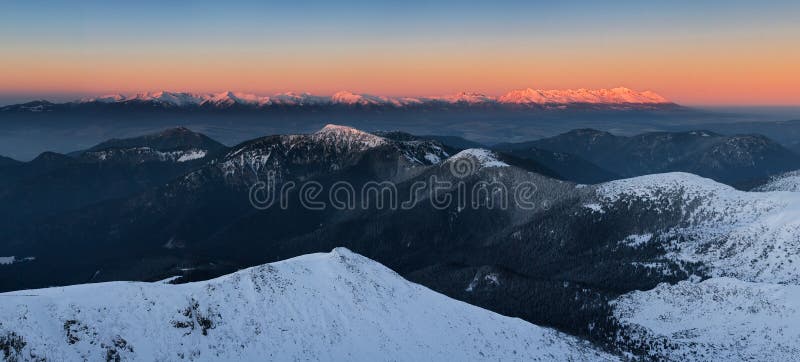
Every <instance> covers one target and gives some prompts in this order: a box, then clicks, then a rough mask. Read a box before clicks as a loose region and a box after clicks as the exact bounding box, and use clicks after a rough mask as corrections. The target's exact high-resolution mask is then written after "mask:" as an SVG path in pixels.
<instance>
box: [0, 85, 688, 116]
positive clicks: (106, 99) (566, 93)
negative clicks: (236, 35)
mask: <svg viewBox="0 0 800 362" xmlns="http://www.w3.org/2000/svg"><path fill="white" fill-rule="evenodd" d="M86 104H99V105H114V104H128V105H135V104H152V105H154V106H160V107H169V108H208V107H211V108H220V109H225V108H230V107H234V106H241V107H251V108H264V107H273V106H315V105H316V106H320V105H334V106H335V105H342V106H358V107H370V106H373V107H375V106H378V107H380V106H388V107H398V108H403V107H418V106H425V105H447V104H449V105H467V106H469V105H498V106H515V105H516V106H520V105H527V106H547V105H569V104H576V105H580V104H585V105H607V106H613V105H628V106H674V105H675V103H673V102H672V101H670V100H668V99H667V98H665V97H662V96H660V95H658V94H656V93H654V92H651V91H643V92H639V91H635V90H632V89H629V88H625V87H617V88H612V89H585V88H581V89H550V90H543V89H536V90H534V89H532V88H527V89H520V90H512V91H509V92H508V93H505V94H503V95H500V96H496V97H494V96H488V95H485V94H482V93H477V92H467V91H464V92H460V93H456V94H451V95H443V96H430V97H387V96H380V95H372V94H366V93H354V92H350V91H339V92H335V93H333V94H332V95H330V96H319V95H313V94H310V93H305V92H303V93H296V92H285V93H277V94H273V95H270V96H263V95H255V94H250V93H243V92H233V91H224V92H220V93H192V92H172V91H165V90H164V91H157V92H141V93H136V94H132V95H122V94H111V95H102V96H97V97H87V98H82V99H79V100H76V101H72V102H66V103H51V102H47V101H34V102H28V103H21V104H16V105H9V106H5V107H0V111H14V110H16V111H29V112H43V111H48V110H49V109H50V108H52V107H53V106H56V105H71V106H81V105H86Z"/></svg>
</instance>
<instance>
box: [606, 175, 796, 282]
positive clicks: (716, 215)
mask: <svg viewBox="0 0 800 362" xmlns="http://www.w3.org/2000/svg"><path fill="white" fill-rule="evenodd" d="M598 195H599V196H600V199H601V201H602V202H601V204H602V205H604V206H603V207H604V208H608V207H617V208H619V207H625V205H634V204H635V205H636V207H638V208H640V209H639V210H640V211H642V210H645V211H646V210H650V211H652V212H656V213H663V214H664V215H667V214H669V213H673V214H674V213H677V214H679V215H680V220H679V222H677V223H676V224H675V225H673V226H672V227H667V228H658V229H654V230H650V232H653V233H655V234H657V236H656V237H655V238H654V240H653V241H652V242H657V243H659V244H660V245H662V246H663V247H665V248H666V249H667V250H668V251H669V253H668V255H667V256H668V257H669V258H671V259H674V260H680V261H686V262H700V263H703V264H704V265H705V266H707V267H709V268H710V270H709V273H710V275H712V276H730V277H736V278H738V279H741V280H745V281H751V282H773V283H795V284H796V283H798V282H800V268H798V267H797V265H800V194H797V193H791V192H743V191H738V190H736V189H734V188H732V187H729V186H727V185H723V184H720V183H717V182H715V181H713V180H710V179H705V178H702V177H699V176H695V175H692V174H687V173H668V174H657V175H648V176H642V177H635V178H631V179H625V180H618V181H612V182H609V183H606V184H602V185H600V186H599V187H598Z"/></svg>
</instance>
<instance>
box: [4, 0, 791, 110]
mask: <svg viewBox="0 0 800 362" xmlns="http://www.w3.org/2000/svg"><path fill="white" fill-rule="evenodd" d="M798 19H800V1H797V0H791V1H758V2H756V1H738V0H729V1H713V0H712V1H697V0H695V1H683V0H673V1H641V0H639V1H552V0H548V1H536V0H529V1H480V2H470V1H415V0H411V1H397V2H380V1H350V0H338V1H280V2H272V1H222V0H217V1H204V0H200V1H186V2H184V1H163V0H161V1H150V0H138V1H93V0H89V1H61V0H51V1H38V0H25V1H13V0H12V1H8V0H6V1H2V2H0V104H7V103H12V102H18V101H24V100H31V99H39V98H46V99H51V100H71V99H75V98H79V97H83V96H89V95H100V94H109V93H123V94H127V93H136V92H141V91H157V90H171V91H189V92H221V91H225V90H233V91H243V92H250V93H255V94H263V95H269V94H272V93H276V92H283V91H308V92H311V93H315V94H321V95H325V94H332V93H334V92H336V91H339V90H349V91H353V92H359V93H370V94H379V95H386V96H430V95H442V94H451V93H456V92H460V91H476V92H482V93H485V94H488V95H501V94H503V93H505V92H507V91H509V90H512V89H519V88H528V87H530V88H535V89H568V88H611V87H617V86H626V87H629V88H633V89H636V90H652V91H655V92H657V93H659V94H661V95H663V96H665V97H667V98H669V99H671V100H673V101H675V102H678V103H681V104H686V105H800V86H798V85H800V46H799V45H798V44H800V21H798Z"/></svg>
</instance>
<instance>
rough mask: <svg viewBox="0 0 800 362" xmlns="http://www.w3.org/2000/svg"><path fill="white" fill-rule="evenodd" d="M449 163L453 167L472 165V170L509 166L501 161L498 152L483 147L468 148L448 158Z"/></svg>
mask: <svg viewBox="0 0 800 362" xmlns="http://www.w3.org/2000/svg"><path fill="white" fill-rule="evenodd" d="M447 163H448V164H452V165H453V167H458V166H462V167H470V168H471V171H477V170H479V169H482V168H490V167H508V164H507V163H505V162H503V161H500V160H499V159H498V157H497V154H496V153H494V152H493V151H490V150H487V149H483V148H468V149H466V150H463V151H461V152H459V153H456V154H455V155H453V156H452V157H450V158H448V159H447Z"/></svg>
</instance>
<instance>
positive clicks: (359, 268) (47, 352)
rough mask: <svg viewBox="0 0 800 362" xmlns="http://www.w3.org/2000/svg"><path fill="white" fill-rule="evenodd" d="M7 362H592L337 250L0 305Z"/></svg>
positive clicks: (25, 296)
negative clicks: (198, 278)
mask: <svg viewBox="0 0 800 362" xmlns="http://www.w3.org/2000/svg"><path fill="white" fill-rule="evenodd" d="M0 316H1V317H2V318H0V343H2V348H3V350H5V351H6V353H8V355H7V356H6V357H7V358H15V357H18V358H20V359H37V358H44V359H47V360H69V361H77V360H103V359H110V360H114V359H115V358H121V359H124V360H128V359H130V360H141V361H168V360H183V359H186V360H204V361H207V360H242V361H244V360H250V361H252V360H273V361H289V360H326V361H343V360H347V361H383V360H386V361H389V360H391V361H428V360H450V361H476V360H495V361H496V360H501V361H554V360H563V361H566V360H570V361H598V360H613V359H615V358H614V357H613V356H609V355H607V354H603V353H601V352H598V351H596V350H594V349H592V348H591V347H590V346H589V345H587V344H586V343H585V342H581V341H579V340H577V339H575V338H572V337H569V336H566V335H564V334H562V333H559V332H556V331H553V330H550V329H546V328H541V327H537V326H535V325H532V324H530V323H527V322H525V321H523V320H520V319H516V318H508V317H504V316H501V315H498V314H495V313H493V312H489V311H487V310H484V309H481V308H478V307H475V306H471V305H468V304H465V303H462V302H459V301H456V300H453V299H450V298H448V297H445V296H443V295H440V294H438V293H435V292H433V291H431V290H429V289H427V288H424V287H422V286H419V285H416V284H413V283H410V282H408V281H406V280H405V279H403V278H401V277H400V276H399V275H397V274H396V273H394V272H392V271H391V270H389V269H387V268H386V267H384V266H382V265H380V264H378V263H376V262H374V261H371V260H369V259H367V258H364V257H362V256H359V255H357V254H354V253H352V252H350V251H348V250H346V249H342V248H338V249H334V250H333V251H332V252H330V253H327V254H312V255H306V256H301V257H297V258H293V259H289V260H286V261H282V262H278V263H273V264H266V265H263V266H259V267H254V268H250V269H245V270H242V271H239V272H236V273H234V274H231V275H227V276H224V277H220V278H217V279H213V280H209V281H205V282H197V283H190V284H182V285H171V284H165V283H140V282H112V283H102V284H87V285H77V286H70V287H61V288H50V289H41V290H27V291H19V292H11V293H5V294H0Z"/></svg>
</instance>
